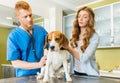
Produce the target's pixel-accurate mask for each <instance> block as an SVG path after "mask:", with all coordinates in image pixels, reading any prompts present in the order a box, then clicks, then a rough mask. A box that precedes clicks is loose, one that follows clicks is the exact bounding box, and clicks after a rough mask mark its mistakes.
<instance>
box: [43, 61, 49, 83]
mask: <svg viewBox="0 0 120 83" xmlns="http://www.w3.org/2000/svg"><path fill="white" fill-rule="evenodd" d="M49 66H50V63H49V61H48V60H47V63H46V67H45V74H44V78H43V82H45V83H46V82H49Z"/></svg>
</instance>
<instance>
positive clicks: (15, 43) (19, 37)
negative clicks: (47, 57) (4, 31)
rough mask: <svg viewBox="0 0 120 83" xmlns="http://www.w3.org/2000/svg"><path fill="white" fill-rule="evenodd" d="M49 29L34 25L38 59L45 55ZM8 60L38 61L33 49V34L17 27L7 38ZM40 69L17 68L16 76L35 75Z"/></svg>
mask: <svg viewBox="0 0 120 83" xmlns="http://www.w3.org/2000/svg"><path fill="white" fill-rule="evenodd" d="M47 34H48V33H47V31H46V30H45V29H44V28H43V27H41V26H38V25H33V30H32V36H33V38H34V48H35V51H36V56H37V58H38V60H40V59H41V57H42V56H43V52H44V50H43V48H44V43H45V38H46V35H47ZM7 60H9V61H12V60H22V61H27V62H37V60H36V58H35V56H34V52H33V50H32V39H31V36H30V35H29V34H28V33H27V32H26V31H25V30H23V29H21V28H19V27H16V28H15V29H14V30H12V32H11V33H10V34H9V36H8V40H7ZM37 72H40V68H39V69H31V70H24V69H20V68H16V77H22V76H29V75H35V74H36V73H37Z"/></svg>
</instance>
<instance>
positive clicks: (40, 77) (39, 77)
mask: <svg viewBox="0 0 120 83" xmlns="http://www.w3.org/2000/svg"><path fill="white" fill-rule="evenodd" d="M43 76H44V75H42V74H41V73H39V74H38V73H37V77H36V78H37V80H40V79H42V78H43Z"/></svg>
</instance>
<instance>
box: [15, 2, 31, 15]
mask: <svg viewBox="0 0 120 83" xmlns="http://www.w3.org/2000/svg"><path fill="white" fill-rule="evenodd" d="M20 9H25V10H31V7H30V5H29V4H28V3H27V2H25V1H18V2H17V3H16V4H15V12H16V13H18V11H19V10H20Z"/></svg>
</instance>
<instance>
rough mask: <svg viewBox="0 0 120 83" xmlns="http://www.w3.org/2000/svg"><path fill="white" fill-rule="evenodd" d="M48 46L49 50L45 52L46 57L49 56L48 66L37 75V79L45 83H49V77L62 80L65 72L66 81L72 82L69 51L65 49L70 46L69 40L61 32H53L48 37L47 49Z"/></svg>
mask: <svg viewBox="0 0 120 83" xmlns="http://www.w3.org/2000/svg"><path fill="white" fill-rule="evenodd" d="M47 44H49V49H48V50H46V49H45V50H44V55H47V61H46V65H45V67H43V68H41V73H38V74H37V79H42V78H43V82H49V77H57V78H62V77H63V72H64V73H65V76H66V81H72V79H71V77H70V74H69V68H68V51H67V50H65V49H64V47H65V46H67V45H69V42H68V39H67V38H66V37H65V35H64V34H63V33H61V32H60V31H52V32H50V33H49V34H48V35H47V37H46V41H45V47H46V45H47Z"/></svg>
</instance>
